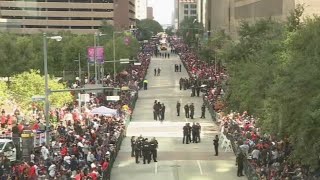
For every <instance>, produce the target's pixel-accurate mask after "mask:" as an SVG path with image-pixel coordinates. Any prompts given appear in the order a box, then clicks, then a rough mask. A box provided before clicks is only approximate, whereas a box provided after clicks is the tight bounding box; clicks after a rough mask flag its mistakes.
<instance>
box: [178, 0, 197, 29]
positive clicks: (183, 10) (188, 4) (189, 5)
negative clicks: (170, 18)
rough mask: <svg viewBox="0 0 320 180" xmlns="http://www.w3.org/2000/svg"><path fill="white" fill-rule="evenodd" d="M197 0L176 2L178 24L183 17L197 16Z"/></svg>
mask: <svg viewBox="0 0 320 180" xmlns="http://www.w3.org/2000/svg"><path fill="white" fill-rule="evenodd" d="M197 11H198V1H197V0H179V4H178V24H180V23H181V22H182V21H183V20H184V19H185V18H195V19H197V17H198V12H197Z"/></svg>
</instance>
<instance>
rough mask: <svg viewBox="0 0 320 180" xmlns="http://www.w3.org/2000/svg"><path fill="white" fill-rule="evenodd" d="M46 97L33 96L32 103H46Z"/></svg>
mask: <svg viewBox="0 0 320 180" xmlns="http://www.w3.org/2000/svg"><path fill="white" fill-rule="evenodd" d="M45 99H46V97H45V96H42V95H34V96H32V101H33V102H38V101H45Z"/></svg>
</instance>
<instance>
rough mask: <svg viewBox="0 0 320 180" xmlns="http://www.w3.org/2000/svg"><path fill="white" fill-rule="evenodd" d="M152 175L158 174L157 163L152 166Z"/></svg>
mask: <svg viewBox="0 0 320 180" xmlns="http://www.w3.org/2000/svg"><path fill="white" fill-rule="evenodd" d="M154 173H155V174H157V173H158V163H157V162H156V163H155V164H154Z"/></svg>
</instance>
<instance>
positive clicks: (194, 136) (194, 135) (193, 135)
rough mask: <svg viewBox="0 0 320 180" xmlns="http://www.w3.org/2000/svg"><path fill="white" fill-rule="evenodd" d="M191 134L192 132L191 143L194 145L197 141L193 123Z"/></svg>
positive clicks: (195, 127)
mask: <svg viewBox="0 0 320 180" xmlns="http://www.w3.org/2000/svg"><path fill="white" fill-rule="evenodd" d="M191 132H192V143H196V141H197V126H196V124H195V123H193V124H192V127H191Z"/></svg>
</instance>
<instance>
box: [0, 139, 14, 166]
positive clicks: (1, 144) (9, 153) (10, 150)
mask: <svg viewBox="0 0 320 180" xmlns="http://www.w3.org/2000/svg"><path fill="white" fill-rule="evenodd" d="M0 154H1V156H2V155H3V156H6V157H7V158H8V159H9V160H10V161H11V162H14V161H16V160H17V149H16V147H15V145H14V143H13V141H12V140H11V139H0Z"/></svg>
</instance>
